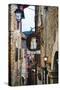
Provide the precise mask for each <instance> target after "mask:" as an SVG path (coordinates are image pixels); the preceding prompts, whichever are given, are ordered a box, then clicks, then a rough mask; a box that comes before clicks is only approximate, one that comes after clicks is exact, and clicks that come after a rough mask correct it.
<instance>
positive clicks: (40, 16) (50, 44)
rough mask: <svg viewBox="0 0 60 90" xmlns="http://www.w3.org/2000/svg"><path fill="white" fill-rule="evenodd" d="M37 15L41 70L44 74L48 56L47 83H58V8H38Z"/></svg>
mask: <svg viewBox="0 0 60 90" xmlns="http://www.w3.org/2000/svg"><path fill="white" fill-rule="evenodd" d="M35 15H36V16H35V24H36V33H39V34H40V51H41V54H40V68H41V69H42V72H43V73H44V67H45V63H44V57H45V56H47V58H48V60H47V63H46V64H47V65H46V66H47V72H48V74H47V83H58V7H54V6H53V7H50V6H36V8H35ZM56 52H57V55H56V57H55V53H56ZM54 57H55V58H54ZM54 62H55V64H54ZM55 65H56V66H55ZM54 69H55V70H54ZM41 74H42V73H41ZM42 76H43V77H44V75H42ZM43 77H42V78H43ZM42 81H44V80H42ZM42 83H44V82H42Z"/></svg>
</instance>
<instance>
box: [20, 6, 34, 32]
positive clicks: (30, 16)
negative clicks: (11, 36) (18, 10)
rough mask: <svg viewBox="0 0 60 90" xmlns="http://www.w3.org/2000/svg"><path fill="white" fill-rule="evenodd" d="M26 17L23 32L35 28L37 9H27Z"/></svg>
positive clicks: (25, 10) (23, 22)
mask: <svg viewBox="0 0 60 90" xmlns="http://www.w3.org/2000/svg"><path fill="white" fill-rule="evenodd" d="M24 15H25V18H24V19H23V20H22V31H23V32H24V31H30V30H31V27H32V28H33V27H35V7H34V6H29V7H27V8H25V9H24ZM33 30H34V29H33Z"/></svg>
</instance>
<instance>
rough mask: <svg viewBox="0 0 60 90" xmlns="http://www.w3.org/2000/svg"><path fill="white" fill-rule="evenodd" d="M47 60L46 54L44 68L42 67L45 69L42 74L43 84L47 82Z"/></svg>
mask: <svg viewBox="0 0 60 90" xmlns="http://www.w3.org/2000/svg"><path fill="white" fill-rule="evenodd" d="M47 60H48V57H47V56H45V57H44V64H45V68H44V70H45V74H44V82H45V84H47V66H46V65H47Z"/></svg>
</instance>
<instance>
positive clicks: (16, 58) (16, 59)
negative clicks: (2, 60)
mask: <svg viewBox="0 0 60 90" xmlns="http://www.w3.org/2000/svg"><path fill="white" fill-rule="evenodd" d="M15 56H16V57H15V61H18V48H16V55H15Z"/></svg>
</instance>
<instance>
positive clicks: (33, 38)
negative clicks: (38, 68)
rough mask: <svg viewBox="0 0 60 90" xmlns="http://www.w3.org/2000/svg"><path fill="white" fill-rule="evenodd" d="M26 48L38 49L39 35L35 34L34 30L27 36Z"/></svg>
mask: <svg viewBox="0 0 60 90" xmlns="http://www.w3.org/2000/svg"><path fill="white" fill-rule="evenodd" d="M26 43H27V48H28V49H29V50H30V51H36V50H40V37H39V36H38V35H37V34H36V32H33V33H32V34H31V35H29V36H28V37H27V41H26Z"/></svg>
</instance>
